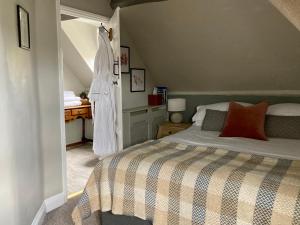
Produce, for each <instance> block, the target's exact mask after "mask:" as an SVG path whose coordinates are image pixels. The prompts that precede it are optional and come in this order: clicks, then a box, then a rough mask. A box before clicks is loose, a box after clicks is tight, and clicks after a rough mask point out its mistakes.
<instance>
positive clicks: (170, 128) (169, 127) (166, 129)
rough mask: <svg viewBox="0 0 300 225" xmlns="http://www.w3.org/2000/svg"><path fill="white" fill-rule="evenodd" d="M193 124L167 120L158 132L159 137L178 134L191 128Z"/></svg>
mask: <svg viewBox="0 0 300 225" xmlns="http://www.w3.org/2000/svg"><path fill="white" fill-rule="evenodd" d="M191 125H192V124H190V123H171V122H166V123H163V124H161V125H160V126H159V129H158V133H157V139H160V138H163V137H166V136H169V135H172V134H176V133H178V132H179V131H183V130H185V129H187V128H189V127H190V126H191Z"/></svg>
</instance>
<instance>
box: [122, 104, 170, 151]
mask: <svg viewBox="0 0 300 225" xmlns="http://www.w3.org/2000/svg"><path fill="white" fill-rule="evenodd" d="M166 120H167V110H166V106H152V107H151V106H145V107H138V108H133V109H125V110H123V141H124V148H126V147H129V146H132V145H135V144H139V143H142V142H144V141H147V140H151V139H155V138H156V135H157V131H158V127H159V125H160V124H161V123H163V122H164V121H166Z"/></svg>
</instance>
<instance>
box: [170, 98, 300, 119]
mask: <svg viewBox="0 0 300 225" xmlns="http://www.w3.org/2000/svg"><path fill="white" fill-rule="evenodd" d="M169 98H185V99H186V104H187V109H186V111H185V112H184V120H185V122H191V121H192V117H193V115H194V114H195V112H196V107H197V106H198V105H207V104H213V103H218V102H230V101H238V102H248V103H253V104H255V103H259V102H261V101H267V102H268V103H269V104H270V105H272V104H278V103H300V95H299V96H254V95H248V96H247V95H169Z"/></svg>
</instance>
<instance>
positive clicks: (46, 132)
mask: <svg viewBox="0 0 300 225" xmlns="http://www.w3.org/2000/svg"><path fill="white" fill-rule="evenodd" d="M35 2H36V6H35V7H36V17H37V18H38V19H37V20H36V40H35V44H36V59H37V60H36V61H37V67H36V72H37V78H38V86H39V94H38V96H39V102H40V104H39V105H40V121H41V122H40V129H41V130H40V135H41V143H42V146H41V147H42V151H43V162H44V171H43V178H44V197H45V198H49V197H52V196H54V195H56V194H60V193H62V191H63V182H62V181H63V179H62V147H63V144H64V143H62V137H63V135H64V134H62V132H63V130H62V129H63V111H61V110H62V108H61V107H60V89H61V90H63V83H62V82H61V79H62V75H61V78H60V68H59V63H60V58H59V47H58V45H59V43H58V36H57V20H56V1H53V0H43V1H39V0H36V1H35Z"/></svg>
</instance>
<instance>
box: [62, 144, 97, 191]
mask: <svg viewBox="0 0 300 225" xmlns="http://www.w3.org/2000/svg"><path fill="white" fill-rule="evenodd" d="M98 162H99V160H98V158H97V156H95V155H94V152H93V150H92V144H86V145H83V146H80V147H78V148H74V149H72V150H68V151H67V179H68V194H69V195H70V194H72V193H75V192H79V191H81V190H82V189H84V187H85V185H86V182H87V180H88V178H89V176H90V174H91V173H92V171H93V169H94V167H95V166H96V164H97V163H98Z"/></svg>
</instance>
